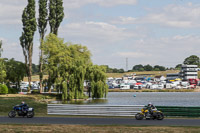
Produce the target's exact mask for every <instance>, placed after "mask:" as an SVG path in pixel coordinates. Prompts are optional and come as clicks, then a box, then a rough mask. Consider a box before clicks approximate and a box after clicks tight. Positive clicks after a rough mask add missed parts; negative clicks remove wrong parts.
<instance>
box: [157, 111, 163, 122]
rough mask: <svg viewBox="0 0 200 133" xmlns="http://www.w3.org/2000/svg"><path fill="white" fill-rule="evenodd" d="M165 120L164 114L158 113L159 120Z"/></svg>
mask: <svg viewBox="0 0 200 133" xmlns="http://www.w3.org/2000/svg"><path fill="white" fill-rule="evenodd" d="M163 119H164V114H163V113H161V112H158V113H157V120H163Z"/></svg>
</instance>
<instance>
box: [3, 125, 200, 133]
mask: <svg viewBox="0 0 200 133" xmlns="http://www.w3.org/2000/svg"><path fill="white" fill-rule="evenodd" d="M0 132H6V133H23V132H42V133H47V132H48V133H49V132H59V133H153V132H155V133H160V132H162V133H193V132H194V133H198V132H200V127H165V126H159V127H156V126H119V125H114V126H96V125H95V126H89V125H84V126H83V125H14V124H12V125H0Z"/></svg>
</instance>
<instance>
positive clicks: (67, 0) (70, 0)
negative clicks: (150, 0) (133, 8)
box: [63, 0, 137, 9]
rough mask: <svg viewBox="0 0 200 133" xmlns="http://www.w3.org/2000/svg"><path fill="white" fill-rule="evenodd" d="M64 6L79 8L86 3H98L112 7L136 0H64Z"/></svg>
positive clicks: (135, 0)
mask: <svg viewBox="0 0 200 133" xmlns="http://www.w3.org/2000/svg"><path fill="white" fill-rule="evenodd" d="M63 2H64V5H65V7H66V8H71V9H72V8H79V7H81V6H84V5H87V4H98V5H100V6H104V7H112V6H117V5H135V4H136V3H137V0H64V1H63Z"/></svg>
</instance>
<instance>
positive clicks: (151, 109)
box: [146, 102, 157, 115]
mask: <svg viewBox="0 0 200 133" xmlns="http://www.w3.org/2000/svg"><path fill="white" fill-rule="evenodd" d="M146 109H148V112H149V114H150V115H153V110H157V108H156V107H155V106H154V105H153V104H152V103H151V102H149V104H148V105H147V106H146Z"/></svg>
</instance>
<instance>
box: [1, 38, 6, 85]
mask: <svg viewBox="0 0 200 133" xmlns="http://www.w3.org/2000/svg"><path fill="white" fill-rule="evenodd" d="M2 52H3V48H2V41H0V83H3V82H4V81H5V77H6V68H5V65H4V60H3V59H2V58H1V53H2Z"/></svg>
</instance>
